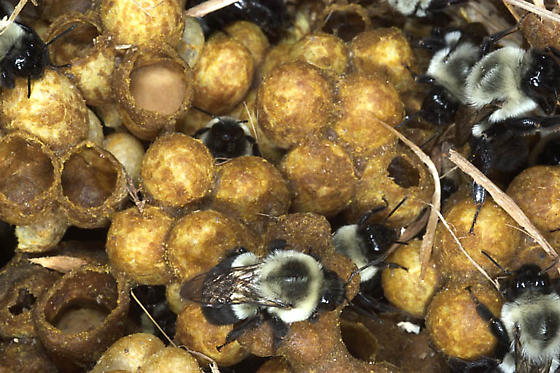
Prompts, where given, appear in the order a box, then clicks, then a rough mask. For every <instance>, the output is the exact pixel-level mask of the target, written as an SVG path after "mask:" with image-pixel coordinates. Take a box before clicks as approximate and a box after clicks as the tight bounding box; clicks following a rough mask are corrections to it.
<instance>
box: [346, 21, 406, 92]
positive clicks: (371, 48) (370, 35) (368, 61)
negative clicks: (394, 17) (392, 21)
mask: <svg viewBox="0 0 560 373" xmlns="http://www.w3.org/2000/svg"><path fill="white" fill-rule="evenodd" d="M349 49H350V59H351V63H352V66H354V68H355V69H356V70H357V71H359V72H362V73H366V74H381V75H383V76H384V77H386V78H387V80H389V81H390V82H391V83H392V84H393V85H394V86H395V88H396V89H397V91H398V92H399V93H402V92H406V91H408V90H410V88H411V87H413V86H414V79H413V77H412V74H411V72H410V71H409V70H408V69H409V68H413V67H414V64H415V62H414V55H413V53H412V49H411V48H410V45H409V44H408V41H407V40H406V37H405V36H404V34H403V33H402V31H401V30H399V29H398V28H396V27H390V28H376V29H374V30H371V31H364V32H362V33H360V34H358V35H356V36H355V37H354V39H352V42H351V44H350V47H349Z"/></svg>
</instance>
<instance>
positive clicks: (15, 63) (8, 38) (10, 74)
mask: <svg viewBox="0 0 560 373" xmlns="http://www.w3.org/2000/svg"><path fill="white" fill-rule="evenodd" d="M10 7H11V6H10V5H7V3H5V2H0V18H2V17H4V16H6V17H9V15H10V13H11V11H10V9H9V8H10ZM73 28H74V26H72V27H71V28H69V29H68V30H66V31H64V32H63V33H61V34H60V35H58V36H56V37H55V38H54V39H53V40H51V41H50V42H49V43H47V44H45V43H44V42H43V40H41V38H40V37H39V35H37V33H36V32H35V30H33V29H32V28H31V27H29V26H27V25H25V24H23V23H20V22H19V21H18V20H17V19H16V21H14V22H12V23H10V24H9V25H8V26H7V28H6V30H5V31H4V33H3V34H2V35H0V86H2V87H3V88H8V89H12V88H14V86H15V79H16V78H17V77H20V78H27V92H28V94H27V95H28V97H29V96H30V95H31V80H35V79H39V78H41V77H42V76H43V74H44V72H45V68H46V67H47V66H52V64H51V61H50V58H49V51H48V46H49V44H50V43H52V42H54V41H55V40H56V39H58V38H59V37H61V36H63V35H64V34H66V33H67V32H69V31H71V30H72V29H73Z"/></svg>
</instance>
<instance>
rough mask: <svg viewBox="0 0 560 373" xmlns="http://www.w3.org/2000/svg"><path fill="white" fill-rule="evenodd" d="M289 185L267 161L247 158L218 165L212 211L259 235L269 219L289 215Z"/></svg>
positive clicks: (251, 157)
mask: <svg viewBox="0 0 560 373" xmlns="http://www.w3.org/2000/svg"><path fill="white" fill-rule="evenodd" d="M291 198H292V196H291V194H290V191H289V190H288V184H287V182H286V180H284V178H283V177H282V174H281V173H280V172H279V171H278V169H276V167H274V165H272V164H271V163H270V162H268V161H267V160H265V159H263V158H260V157H255V156H244V157H237V158H233V159H231V160H230V161H229V162H225V163H223V164H221V165H218V167H217V172H216V183H215V186H214V189H213V195H212V202H211V204H210V207H211V208H213V209H215V210H218V211H224V212H226V213H229V214H234V215H235V216H237V217H238V218H239V219H240V220H241V221H243V222H244V223H245V224H247V225H248V226H249V227H251V228H252V229H253V230H255V231H257V232H260V231H262V229H263V226H264V225H265V224H266V223H267V222H268V220H269V219H270V216H279V215H283V214H285V213H287V212H288V208H289V207H290V202H291Z"/></svg>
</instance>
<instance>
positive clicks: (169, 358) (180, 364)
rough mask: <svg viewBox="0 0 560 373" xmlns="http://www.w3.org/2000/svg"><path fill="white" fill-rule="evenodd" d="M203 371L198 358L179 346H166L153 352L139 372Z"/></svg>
mask: <svg viewBox="0 0 560 373" xmlns="http://www.w3.org/2000/svg"><path fill="white" fill-rule="evenodd" d="M176 372H182V373H201V372H202V370H201V369H200V366H199V365H198V362H197V361H196V359H195V358H194V357H193V356H192V355H191V354H189V353H188V352H187V351H185V350H183V349H182V348H179V347H171V346H169V347H166V348H164V349H161V350H159V351H158V352H156V353H155V354H153V355H152V356H151V357H150V358H149V359H148V360H147V361H146V363H144V364H143V365H142V366H141V367H140V369H138V373H176Z"/></svg>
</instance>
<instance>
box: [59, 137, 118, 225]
mask: <svg viewBox="0 0 560 373" xmlns="http://www.w3.org/2000/svg"><path fill="white" fill-rule="evenodd" d="M60 172H61V188H60V190H59V196H58V201H59V203H60V205H61V207H62V209H63V211H64V213H65V215H66V217H67V218H68V220H69V221H70V223H72V224H73V225H75V226H77V227H80V228H99V227H103V226H105V225H106V224H107V222H108V219H109V217H110V216H111V214H113V213H114V212H115V211H116V210H117V209H119V208H120V207H121V206H122V204H123V203H124V201H125V199H126V197H127V189H126V176H125V172H124V168H123V166H122V165H121V164H120V163H119V161H117V159H116V158H115V157H114V156H113V155H112V154H111V153H109V152H107V151H105V150H103V149H102V148H100V147H98V146H97V145H95V144H93V143H91V142H82V143H80V144H78V145H76V146H75V147H74V148H72V149H71V150H70V152H69V153H68V154H66V156H65V157H64V158H63V159H62V165H61V166H60Z"/></svg>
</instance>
